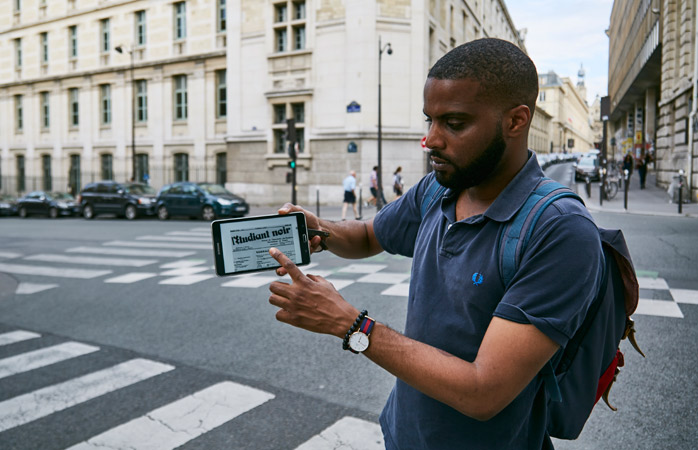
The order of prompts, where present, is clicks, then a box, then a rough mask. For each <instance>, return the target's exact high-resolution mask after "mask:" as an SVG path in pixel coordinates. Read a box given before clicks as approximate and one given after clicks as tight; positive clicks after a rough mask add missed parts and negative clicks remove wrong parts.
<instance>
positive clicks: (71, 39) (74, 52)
mask: <svg viewBox="0 0 698 450" xmlns="http://www.w3.org/2000/svg"><path fill="white" fill-rule="evenodd" d="M68 48H69V50H68V52H69V53H68V57H69V58H70V59H77V57H78V26H77V25H72V26H70V27H68Z"/></svg>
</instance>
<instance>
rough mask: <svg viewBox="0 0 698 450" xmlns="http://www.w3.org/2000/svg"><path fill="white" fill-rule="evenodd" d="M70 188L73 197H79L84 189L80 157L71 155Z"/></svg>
mask: <svg viewBox="0 0 698 450" xmlns="http://www.w3.org/2000/svg"><path fill="white" fill-rule="evenodd" d="M68 186H69V187H70V193H71V194H73V195H77V194H78V192H80V189H81V187H82V186H81V180H80V155H70V168H69V169H68Z"/></svg>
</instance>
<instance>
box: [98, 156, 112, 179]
mask: <svg viewBox="0 0 698 450" xmlns="http://www.w3.org/2000/svg"><path fill="white" fill-rule="evenodd" d="M99 159H100V167H101V169H102V171H101V175H102V179H103V180H113V179H114V170H113V165H114V158H113V157H112V155H111V153H105V154H103V155H100V157H99Z"/></svg>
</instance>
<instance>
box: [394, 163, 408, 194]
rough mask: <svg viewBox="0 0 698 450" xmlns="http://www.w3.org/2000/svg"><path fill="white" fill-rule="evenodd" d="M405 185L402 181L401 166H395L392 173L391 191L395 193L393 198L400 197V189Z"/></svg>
mask: <svg viewBox="0 0 698 450" xmlns="http://www.w3.org/2000/svg"><path fill="white" fill-rule="evenodd" d="M404 187H405V185H404V183H403V182H402V167H401V166H397V169H395V172H394V173H393V192H394V193H395V198H400V197H402V190H403V189H404Z"/></svg>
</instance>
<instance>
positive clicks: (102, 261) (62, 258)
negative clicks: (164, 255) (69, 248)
mask: <svg viewBox="0 0 698 450" xmlns="http://www.w3.org/2000/svg"><path fill="white" fill-rule="evenodd" d="M24 259H26V260H28V261H43V262H60V263H69V264H89V265H94V266H126V267H143V266H147V265H149V264H155V263H156V262H158V261H157V259H125V258H98V257H94V256H73V255H51V254H40V255H32V256H27V257H25V258H24Z"/></svg>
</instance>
